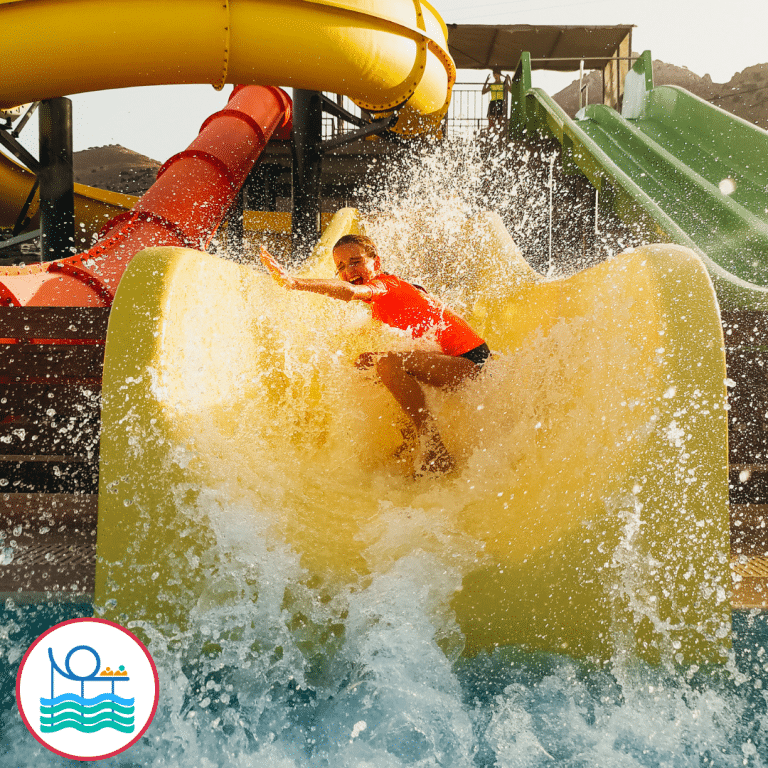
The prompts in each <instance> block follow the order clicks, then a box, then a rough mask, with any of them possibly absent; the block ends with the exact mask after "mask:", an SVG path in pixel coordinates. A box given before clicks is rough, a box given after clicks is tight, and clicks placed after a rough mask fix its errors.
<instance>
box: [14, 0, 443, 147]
mask: <svg viewBox="0 0 768 768" xmlns="http://www.w3.org/2000/svg"><path fill="white" fill-rule="evenodd" d="M0 30H1V31H0V41H2V45H1V46H0V49H1V50H2V51H3V78H2V81H0V108H3V107H11V106H15V105H18V104H23V103H26V102H29V101H38V100H41V99H46V98H50V97H54V96H63V95H66V94H70V93H80V92H84V91H98V90H106V89H111V88H124V87H128V86H139V85H165V84H168V83H211V84H213V85H214V86H216V87H222V86H223V85H224V84H225V83H234V84H243V85H248V84H256V85H279V86H283V87H286V86H289V87H295V88H305V89H309V90H318V91H334V92H336V93H343V94H346V95H347V96H349V97H350V98H352V99H353V100H354V101H355V102H356V103H357V104H359V105H360V106H361V107H363V108H365V109H368V110H370V111H372V112H377V113H381V112H388V111H391V110H392V109H395V108H399V107H401V106H402V105H404V104H405V105H406V108H404V109H402V110H401V112H400V119H399V121H398V123H397V125H396V126H395V130H398V131H400V132H403V133H410V132H413V131H422V130H424V123H425V122H426V123H427V124H428V125H432V126H434V127H437V125H438V124H439V122H440V119H441V118H442V116H443V115H444V114H445V111H446V110H447V107H448V103H449V101H450V93H451V87H452V85H453V81H454V79H455V69H454V66H453V61H452V59H451V58H450V56H449V54H448V53H447V48H448V46H447V42H446V40H447V30H446V28H445V25H444V24H443V21H442V19H441V18H440V17H439V15H438V14H437V13H436V11H435V10H434V9H433V8H432V7H431V6H430V5H429V4H428V3H426V2H423V0H272V1H270V0H228V1H227V2H214V0H173V2H168V1H167V0H165V1H164V2H157V0H119V2H104V0H0ZM73 51H77V52H79V53H78V54H77V55H73V54H72V52H73Z"/></svg>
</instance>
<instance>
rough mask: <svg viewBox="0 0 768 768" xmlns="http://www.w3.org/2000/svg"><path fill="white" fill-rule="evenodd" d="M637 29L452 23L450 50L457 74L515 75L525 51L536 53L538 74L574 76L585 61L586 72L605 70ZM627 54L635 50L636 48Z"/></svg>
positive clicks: (534, 65)
mask: <svg viewBox="0 0 768 768" xmlns="http://www.w3.org/2000/svg"><path fill="white" fill-rule="evenodd" d="M633 27H634V24H624V25H620V26H601V27H575V26H566V27H563V26H548V25H545V24H448V48H449V50H450V52H451V56H453V60H454V62H455V63H456V68H457V69H495V68H498V69H502V70H509V71H512V70H514V69H515V67H517V64H518V62H519V61H520V54H521V53H522V52H523V51H528V52H529V53H530V54H531V67H532V68H533V69H553V70H557V71H559V72H571V71H573V70H576V69H579V61H580V60H581V59H583V60H584V67H585V68H586V69H602V68H603V67H605V65H606V64H607V63H608V60H609V59H611V58H612V57H613V56H614V55H616V52H617V51H618V49H619V45H620V43H621V42H622V41H623V40H624V39H625V38H627V37H628V36H629V35H631V34H632V29H633ZM630 43H631V40H630ZM627 50H632V48H631V44H630V46H629V47H628V48H627Z"/></svg>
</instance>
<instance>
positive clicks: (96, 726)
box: [16, 618, 160, 760]
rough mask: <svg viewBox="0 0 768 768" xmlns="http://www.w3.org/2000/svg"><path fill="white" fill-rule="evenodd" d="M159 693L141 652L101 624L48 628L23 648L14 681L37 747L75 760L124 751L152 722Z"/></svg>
mask: <svg viewBox="0 0 768 768" xmlns="http://www.w3.org/2000/svg"><path fill="white" fill-rule="evenodd" d="M102 659H103V660H104V662H109V664H108V665H107V664H105V663H103V662H102ZM159 693H160V688H159V684H158V678H157V669H156V667H155V663H154V661H153V660H152V657H151V656H150V654H149V651H148V650H147V649H146V647H145V646H144V644H143V643H142V642H141V641H140V640H139V639H138V638H137V637H136V636H135V635H133V634H132V633H131V632H129V631H128V630H127V629H125V628H124V627H121V626H120V625H119V624H115V623H114V622H112V621H107V620H106V619H87V618H85V619H71V620H70V621H64V622H62V623H61V624H57V625H56V626H55V627H51V629H49V630H47V631H46V632H44V633H43V634H42V635H40V637H38V638H37V640H35V642H34V643H33V644H32V645H31V646H30V648H29V650H28V651H27V652H26V654H25V655H24V659H23V660H22V662H21V666H20V667H19V672H18V676H17V678H16V702H17V704H18V706H19V712H20V713H21V718H22V720H23V721H24V724H25V725H26V726H27V728H28V729H29V731H30V732H31V733H32V735H33V736H34V737H35V738H36V739H37V740H38V741H39V742H40V743H41V744H42V745H43V746H44V747H47V748H48V749H50V750H51V751H52V752H55V753H56V754H57V755H60V756H61V757H67V758H70V759H74V760H100V759H102V758H105V757H112V756H113V755H116V754H118V753H119V752H122V751H123V750H125V749H128V747H130V746H131V745H132V744H134V743H135V742H136V741H138V740H139V739H140V738H141V736H142V735H143V733H144V732H145V731H146V730H147V728H148V727H149V724H150V723H151V722H152V718H153V717H154V715H155V711H156V710H157V702H158V699H159Z"/></svg>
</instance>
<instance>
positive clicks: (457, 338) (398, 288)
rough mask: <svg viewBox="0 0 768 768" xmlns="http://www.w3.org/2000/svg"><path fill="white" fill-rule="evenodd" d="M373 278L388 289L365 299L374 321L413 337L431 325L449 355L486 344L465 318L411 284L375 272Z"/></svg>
mask: <svg viewBox="0 0 768 768" xmlns="http://www.w3.org/2000/svg"><path fill="white" fill-rule="evenodd" d="M375 279H376V280H377V281H378V282H380V283H383V284H384V286H385V287H386V289H387V290H386V293H383V294H381V295H377V296H374V297H373V298H372V299H371V300H370V301H369V302H368V303H369V304H370V306H371V312H372V314H373V317H374V319H375V320H380V321H381V322H382V323H386V324H387V325H391V326H392V327H393V328H400V329H401V330H404V331H410V332H411V335H412V336H413V338H414V339H418V338H420V337H421V336H423V335H424V334H425V333H427V331H430V330H431V329H432V328H434V329H435V337H436V339H437V343H438V344H439V345H440V348H441V349H442V350H443V352H444V353H445V354H446V355H451V356H452V357H458V356H459V355H463V354H464V353H465V352H469V350H471V349H474V348H475V347H479V346H480V345H481V344H484V343H485V342H484V341H483V339H482V338H481V337H480V336H478V335H477V334H476V333H475V332H474V331H473V330H472V328H471V327H470V325H469V323H467V321H466V320H464V319H463V318H461V317H459V316H458V315H457V314H456V313H455V312H451V310H450V309H448V308H447V307H444V306H442V305H441V304H439V303H438V302H437V301H436V300H435V299H433V298H432V297H431V296H429V294H427V293H424V292H423V291H421V290H419V289H418V288H416V287H415V286H414V285H412V284H411V283H407V282H406V281H405V280H401V279H400V278H399V277H395V276H394V275H386V274H381V275H377V276H376V278H375Z"/></svg>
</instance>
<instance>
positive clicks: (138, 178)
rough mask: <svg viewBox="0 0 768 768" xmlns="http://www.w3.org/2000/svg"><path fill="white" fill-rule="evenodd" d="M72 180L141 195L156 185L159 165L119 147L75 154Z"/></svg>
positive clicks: (155, 161)
mask: <svg viewBox="0 0 768 768" xmlns="http://www.w3.org/2000/svg"><path fill="white" fill-rule="evenodd" d="M74 166H75V181H76V182H77V183H78V184H87V185H88V186H89V187H98V188H99V189H107V190H109V191H110V192H124V193H125V194H128V195H143V194H144V193H145V192H146V191H147V190H148V189H149V188H150V187H151V186H152V184H154V182H155V178H156V176H157V171H158V169H159V168H160V163H158V162H157V160H152V158H149V157H147V156H146V155H140V154H139V153H138V152H133V151H132V150H130V149H126V148H125V147H121V146H120V145H119V144H108V145H106V146H104V147H91V148H90V149H84V150H82V151H80V152H75V154H74Z"/></svg>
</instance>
